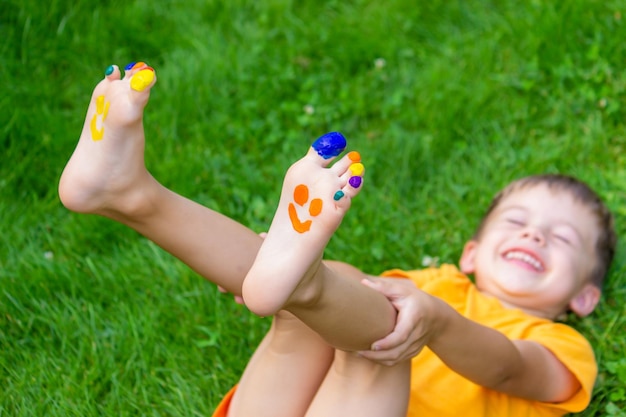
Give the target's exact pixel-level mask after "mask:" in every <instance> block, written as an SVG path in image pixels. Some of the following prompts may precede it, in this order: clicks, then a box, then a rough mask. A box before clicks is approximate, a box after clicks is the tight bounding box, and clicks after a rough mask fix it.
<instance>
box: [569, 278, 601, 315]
mask: <svg viewBox="0 0 626 417" xmlns="http://www.w3.org/2000/svg"><path fill="white" fill-rule="evenodd" d="M600 295H601V291H600V288H598V287H596V286H595V285H593V284H590V283H588V284H585V286H584V287H583V288H582V289H581V290H580V291H579V292H578V294H576V296H575V297H574V298H573V299H572V301H570V303H569V308H570V310H572V311H573V312H574V313H576V315H578V316H580V317H585V316H588V315H589V314H591V312H592V311H593V310H594V309H595V308H596V305H597V304H598V302H599V301H600Z"/></svg>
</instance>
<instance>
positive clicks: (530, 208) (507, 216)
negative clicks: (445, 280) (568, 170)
mask: <svg viewBox="0 0 626 417" xmlns="http://www.w3.org/2000/svg"><path fill="white" fill-rule="evenodd" d="M598 233H599V231H598V227H597V226H596V221H595V218H594V216H593V214H592V213H591V211H590V210H589V209H588V208H587V207H585V206H583V205H582V204H580V203H578V202H577V201H575V200H574V198H572V196H571V195H569V194H568V193H567V192H566V191H560V190H551V189H549V188H548V187H547V186H545V185H537V186H530V187H527V188H524V189H520V190H517V191H514V192H513V193H511V194H510V195H508V196H506V197H505V198H504V199H503V200H502V201H501V202H500V204H499V205H498V207H496V209H495V210H494V211H493V212H492V213H491V214H490V216H489V218H488V219H487V224H486V225H485V227H484V229H483V231H482V233H481V236H480V237H479V238H478V240H474V241H470V242H468V243H467V244H466V246H465V249H464V251H463V255H462V256H461V262H460V264H461V269H462V270H463V272H465V273H473V274H474V276H475V280H476V285H477V287H478V289H479V290H480V291H481V292H483V293H485V294H488V295H491V296H494V297H496V298H498V299H499V300H500V301H501V302H502V303H503V304H504V305H506V306H509V307H513V308H520V309H522V310H524V311H526V312H528V313H530V314H532V315H535V316H539V317H546V318H550V319H553V318H555V317H557V316H558V315H560V314H561V313H563V312H564V311H566V310H567V309H568V308H571V309H572V310H573V311H575V312H576V313H578V314H579V315H582V316H584V315H587V314H589V313H591V311H593V308H594V307H595V305H596V303H597V302H598V300H599V297H600V290H599V289H598V288H597V287H595V286H594V285H592V284H591V283H590V282H589V277H590V276H591V271H592V269H593V267H594V266H595V262H596V254H595V245H596V242H597V240H598Z"/></svg>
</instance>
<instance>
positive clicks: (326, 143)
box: [311, 132, 347, 159]
mask: <svg viewBox="0 0 626 417" xmlns="http://www.w3.org/2000/svg"><path fill="white" fill-rule="evenodd" d="M346 145H347V142H346V138H344V137H343V135H342V134H341V133H339V132H330V133H326V134H325V135H323V136H320V137H319V138H317V140H316V141H315V142H313V145H311V146H312V147H313V149H315V150H316V151H317V153H318V154H319V156H321V157H322V158H324V159H329V158H332V157H334V156H337V155H339V154H340V153H341V152H343V150H344V149H346Z"/></svg>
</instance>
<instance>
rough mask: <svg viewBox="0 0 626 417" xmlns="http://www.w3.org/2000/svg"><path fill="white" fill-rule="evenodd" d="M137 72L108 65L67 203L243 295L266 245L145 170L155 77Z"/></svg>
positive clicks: (68, 178)
mask: <svg viewBox="0 0 626 417" xmlns="http://www.w3.org/2000/svg"><path fill="white" fill-rule="evenodd" d="M131 67H132V65H129V66H128V67H127V71H126V74H125V76H124V77H123V78H122V79H121V78H120V75H121V74H120V71H119V69H118V68H117V67H115V66H111V67H109V68H108V69H107V72H106V77H105V79H104V80H102V81H101V82H100V83H99V84H98V85H97V86H96V88H95V90H94V92H93V96H92V98H91V102H90V105H89V108H88V111H87V117H86V120H85V124H84V127H83V131H82V134H81V136H80V139H79V142H78V144H77V146H76V149H75V151H74V153H73V155H72V157H71V158H70V160H69V162H68V164H67V166H66V167H65V170H64V171H63V174H62V176H61V180H60V183H59V195H60V198H61V201H62V202H63V204H64V205H65V206H66V207H67V208H69V209H70V210H73V211H77V212H81V213H92V214H98V215H102V216H105V217H109V218H111V219H114V220H116V221H119V222H121V223H123V224H126V225H127V226H130V227H132V228H133V229H135V230H136V231H138V232H139V233H141V234H143V235H144V236H146V237H147V238H149V239H150V240H152V241H154V242H155V243H156V244H158V245H159V246H161V247H162V248H164V249H165V250H167V251H168V252H170V253H171V254H173V255H174V256H176V257H177V258H179V259H181V260H182V261H183V262H185V263H186V264H187V265H189V266H190V267H191V268H192V269H194V270H195V271H196V272H198V273H199V274H200V275H202V276H204V277H206V278H207V279H209V280H211V281H213V282H215V283H216V284H218V285H221V286H223V287H224V288H226V289H227V290H229V291H231V292H233V293H235V294H240V293H241V283H242V281H243V278H244V277H245V274H246V273H247V271H248V269H249V268H250V265H251V264H252V261H253V260H254V257H255V256H256V253H257V251H258V248H259V247H260V245H261V241H262V240H261V238H259V236H257V234H256V233H254V232H252V231H251V230H249V229H247V228H245V227H243V226H242V225H240V224H239V223H236V222H234V221H233V220H231V219H229V218H227V217H225V216H223V215H221V214H219V213H217V212H215V211H213V210H210V209H208V208H206V207H203V206H201V205H199V204H197V203H195V202H193V201H191V200H188V199H186V198H184V197H181V196H180V195H177V194H175V193H173V192H172V191H170V190H168V189H166V188H165V187H163V186H162V185H161V184H159V183H158V182H157V181H156V180H155V179H154V178H153V177H152V176H151V175H150V173H149V172H148V171H147V170H146V167H145V164H144V145H145V140H144V130H143V111H144V107H145V106H146V104H147V102H148V99H149V95H150V90H151V88H152V86H153V85H154V83H155V82H156V79H155V77H154V71H152V70H151V69H147V68H146V66H145V64H141V63H140V64H137V65H136V67H135V68H131ZM146 71H147V73H146ZM151 77H152V78H151Z"/></svg>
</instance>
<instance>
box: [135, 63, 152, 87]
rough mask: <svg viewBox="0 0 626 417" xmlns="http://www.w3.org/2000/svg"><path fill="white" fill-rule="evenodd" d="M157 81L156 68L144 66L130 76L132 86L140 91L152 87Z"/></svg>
mask: <svg viewBox="0 0 626 417" xmlns="http://www.w3.org/2000/svg"><path fill="white" fill-rule="evenodd" d="M155 82H156V75H155V73H154V69H152V68H151V67H148V66H145V65H144V66H143V67H142V68H141V69H140V70H139V71H137V72H135V73H134V74H133V75H132V76H131V78H130V87H131V88H132V89H133V90H135V91H138V92H142V91H145V90H147V89H149V88H152V86H153V85H154V83H155Z"/></svg>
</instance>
